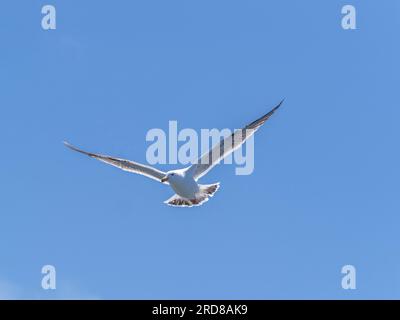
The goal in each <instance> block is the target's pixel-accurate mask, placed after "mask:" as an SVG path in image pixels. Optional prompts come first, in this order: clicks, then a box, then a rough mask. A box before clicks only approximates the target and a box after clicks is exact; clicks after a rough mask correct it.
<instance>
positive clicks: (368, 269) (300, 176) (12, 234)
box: [0, 0, 400, 299]
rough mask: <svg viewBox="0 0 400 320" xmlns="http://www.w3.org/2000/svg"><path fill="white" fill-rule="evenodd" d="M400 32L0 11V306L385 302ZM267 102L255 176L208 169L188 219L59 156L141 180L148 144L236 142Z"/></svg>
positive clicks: (31, 7) (389, 14) (389, 284)
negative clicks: (92, 155)
mask: <svg viewBox="0 0 400 320" xmlns="http://www.w3.org/2000/svg"><path fill="white" fill-rule="evenodd" d="M45 4H53V5H55V7H56V9H57V29H56V30H52V31H44V30H42V28H41V18H42V14H41V7H42V6H43V5H45ZM345 4H353V5H354V6H355V7H356V9H357V30H351V31H350V30H348V31H345V30H343V29H342V28H341V17H342V15H341V8H342V6H343V5H345ZM399 15H400V3H399V1H397V0H391V1H389V0H387V1H356V0H352V1H336V0H335V1H334V0H332V1H317V0H315V1H311V0H310V1H282V0H279V1H278V0H276V1H261V0H260V1H232V0H229V1H227V0H226V1H222V0H220V1H183V0H182V1H175V0H170V1H101V2H100V1H94V0H92V1H83V2H82V1H77V0H75V1H71V0H69V1H56V0H49V1H21V0H19V1H14V0H13V1H11V0H7V1H3V3H2V10H1V13H0V38H1V42H2V46H1V50H0V70H1V72H0V83H1V93H0V106H1V117H0V142H1V146H2V156H1V167H0V168H1V169H0V172H1V174H0V177H1V183H0V194H1V196H0V199H1V201H0V261H1V263H0V298H1V297H3V298H10V297H17V298H111V299H117V298H123V299H126V298H168V299H174V298H181V299H183V298H186V299H189V298H238V299H240V298H243V299H244V298H256V299H264V298H299V299H304V298H340V299H351V298H400V256H399V245H400V235H399V231H398V230H399V225H400V205H399V180H400V170H399V163H400V153H399V148H398V144H399V136H400V129H399V125H398V121H399V117H400V110H399V71H400V70H399V69H400V68H399V65H400V64H399V56H400V45H399V40H398V39H399V38H398V37H399V30H400V29H399V28H400V19H399ZM282 98H286V101H285V103H284V105H283V107H282V108H281V109H280V110H279V112H278V113H277V114H276V115H274V117H273V118H271V120H270V121H269V122H268V123H267V124H266V125H265V126H264V127H263V128H262V129H261V130H260V131H259V132H258V133H257V135H256V137H255V148H256V150H255V151H256V154H255V157H256V158H255V171H254V174H253V175H251V176H236V175H235V174H234V166H228V165H224V166H219V167H217V168H215V169H214V170H213V171H211V172H210V173H209V175H207V176H206V177H205V178H204V179H202V182H204V183H212V182H216V181H220V182H221V188H220V191H218V193H217V194H216V196H215V197H214V198H213V199H212V200H211V201H209V202H208V203H206V204H205V205H203V206H201V207H196V208H192V209H188V210H185V209H183V210H182V209H179V208H178V209H177V208H171V207H168V206H166V205H164V204H163V201H164V200H166V199H167V198H169V197H170V196H171V195H172V191H171V190H169V189H168V188H167V187H165V186H163V185H161V184H157V183H155V182H153V181H151V180H149V179H146V178H144V177H140V176H136V175H132V174H128V173H125V172H123V171H119V170H117V169H115V168H112V167H109V166H106V165H104V164H102V163H99V162H97V161H95V160H91V159H89V158H86V157H83V156H81V155H79V154H76V153H73V152H71V151H69V150H67V149H66V148H65V147H64V146H63V145H62V141H63V140H69V141H70V142H72V143H74V144H77V145H79V146H81V147H84V148H86V149H88V150H91V151H96V152H101V153H107V154H111V155H115V156H120V157H125V158H128V159H132V160H136V161H141V162H144V161H145V151H146V148H147V147H148V145H149V143H148V142H146V141H145V136H146V133H147V131H148V130H149V129H151V128H162V129H167V128H168V121H169V120H178V125H179V126H180V128H184V127H188V128H194V129H196V130H200V129H201V128H213V127H215V128H221V129H222V128H238V127H240V126H242V125H244V124H246V123H248V122H249V121H252V120H254V119H255V118H256V117H257V116H259V115H261V114H262V113H263V112H265V111H268V110H269V109H270V108H271V107H272V106H273V105H275V104H276V103H277V102H278V101H280V99H282ZM168 168H169V167H162V169H168ZM45 264H51V265H54V266H55V267H56V270H57V289H56V290H55V291H44V290H43V289H42V288H41V286H40V283H41V277H42V275H41V268H42V266H43V265H45ZM346 264H352V265H354V266H355V267H356V269H357V289H356V290H353V291H349V290H347V291H345V290H343V289H342V288H341V278H342V274H341V272H340V271H341V267H342V266H343V265H346Z"/></svg>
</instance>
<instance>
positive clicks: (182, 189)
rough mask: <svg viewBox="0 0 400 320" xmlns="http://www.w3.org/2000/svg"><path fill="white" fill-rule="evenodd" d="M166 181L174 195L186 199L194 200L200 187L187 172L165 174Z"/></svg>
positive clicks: (175, 171)
mask: <svg viewBox="0 0 400 320" xmlns="http://www.w3.org/2000/svg"><path fill="white" fill-rule="evenodd" d="M167 177H168V178H167V180H168V182H169V185H170V186H171V188H172V189H174V191H175V192H176V194H178V195H180V196H181V197H183V198H186V199H195V198H196V194H198V193H199V191H200V187H199V185H198V184H197V182H196V181H195V180H194V178H193V175H192V174H191V172H190V171H188V170H172V171H169V172H168V173H167Z"/></svg>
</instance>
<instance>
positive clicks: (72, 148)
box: [63, 141, 97, 157]
mask: <svg viewBox="0 0 400 320" xmlns="http://www.w3.org/2000/svg"><path fill="white" fill-rule="evenodd" d="M63 143H64V145H65V146H66V147H67V148H69V149H71V150H74V151H76V152H80V153H83V154H86V155H88V156H89V157H94V156H97V155H96V154H94V153H91V152H86V151H83V150H81V149H79V148H77V147H75V146H73V145H72V144H70V143H69V142H67V141H63Z"/></svg>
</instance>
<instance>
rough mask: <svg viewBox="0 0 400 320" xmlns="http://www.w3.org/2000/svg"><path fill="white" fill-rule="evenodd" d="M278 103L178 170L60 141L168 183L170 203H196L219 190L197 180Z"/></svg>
mask: <svg viewBox="0 0 400 320" xmlns="http://www.w3.org/2000/svg"><path fill="white" fill-rule="evenodd" d="M282 102H283V100H282V101H281V102H280V103H279V104H278V105H277V106H276V107H275V108H273V109H272V110H271V111H270V112H268V113H267V114H265V115H264V116H262V117H260V118H258V119H257V120H255V121H253V122H252V123H250V124H248V125H247V126H245V127H244V128H243V129H239V130H236V131H235V132H234V133H233V134H232V135H231V136H229V137H227V138H225V139H222V140H221V141H220V142H219V143H217V144H216V145H215V146H214V147H213V148H212V149H211V150H209V151H208V152H206V153H205V154H203V155H202V156H201V157H200V158H199V159H198V160H197V161H196V163H194V164H192V165H191V166H190V167H188V168H185V169H181V170H172V171H169V172H164V171H161V170H158V169H156V168H154V167H151V166H148V165H144V164H141V163H137V162H134V161H130V160H126V159H121V158H116V157H111V156H107V155H101V154H96V153H91V152H86V151H84V150H81V149H79V148H77V147H74V146H73V145H71V144H69V143H68V142H64V144H65V145H66V146H67V147H68V148H70V149H72V150H74V151H77V152H79V153H82V154H85V155H87V156H89V157H91V158H94V159H97V160H99V161H101V162H104V163H107V164H110V165H112V166H114V167H117V168H119V169H122V170H124V171H128V172H131V173H136V174H140V175H144V176H146V177H148V178H151V179H153V180H156V181H159V182H161V183H163V184H167V185H170V186H171V187H172V189H173V190H175V191H176V194H175V195H173V196H172V197H171V198H169V199H168V200H166V201H165V202H164V203H166V204H168V205H170V206H175V207H192V206H199V205H202V204H203V203H205V202H206V201H208V200H209V198H210V197H212V196H213V195H214V194H215V192H216V191H217V190H218V189H219V183H214V184H208V185H201V184H198V183H197V180H198V179H200V178H201V177H203V176H204V175H205V174H207V172H209V171H210V170H211V169H212V168H213V167H214V166H215V165H216V164H218V163H219V162H220V161H221V160H222V159H223V158H225V157H226V156H227V155H229V154H230V153H232V152H233V151H235V150H236V149H238V148H239V147H240V146H241V145H242V144H243V143H244V142H245V141H246V140H247V139H248V138H249V137H251V136H252V135H253V134H254V133H255V132H256V131H257V130H258V129H259V128H260V127H261V126H262V125H263V124H264V123H265V122H266V121H267V120H268V119H269V118H270V116H271V115H272V114H273V113H274V112H275V111H276V110H277V109H278V108H279V107H280V106H281V104H282ZM177 190H178V191H177Z"/></svg>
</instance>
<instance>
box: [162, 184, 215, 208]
mask: <svg viewBox="0 0 400 320" xmlns="http://www.w3.org/2000/svg"><path fill="white" fill-rule="evenodd" d="M199 187H200V190H199V193H198V194H196V198H194V199H186V198H183V197H181V196H179V195H177V194H174V195H173V196H172V197H171V198H169V199H168V200H166V201H165V202H164V203H166V204H168V205H170V206H173V207H192V206H200V205H202V204H203V203H204V202H207V201H208V199H209V198H210V197H212V196H213V195H214V193H215V192H217V190H218V189H219V182H218V183H214V184H207V185H199Z"/></svg>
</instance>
